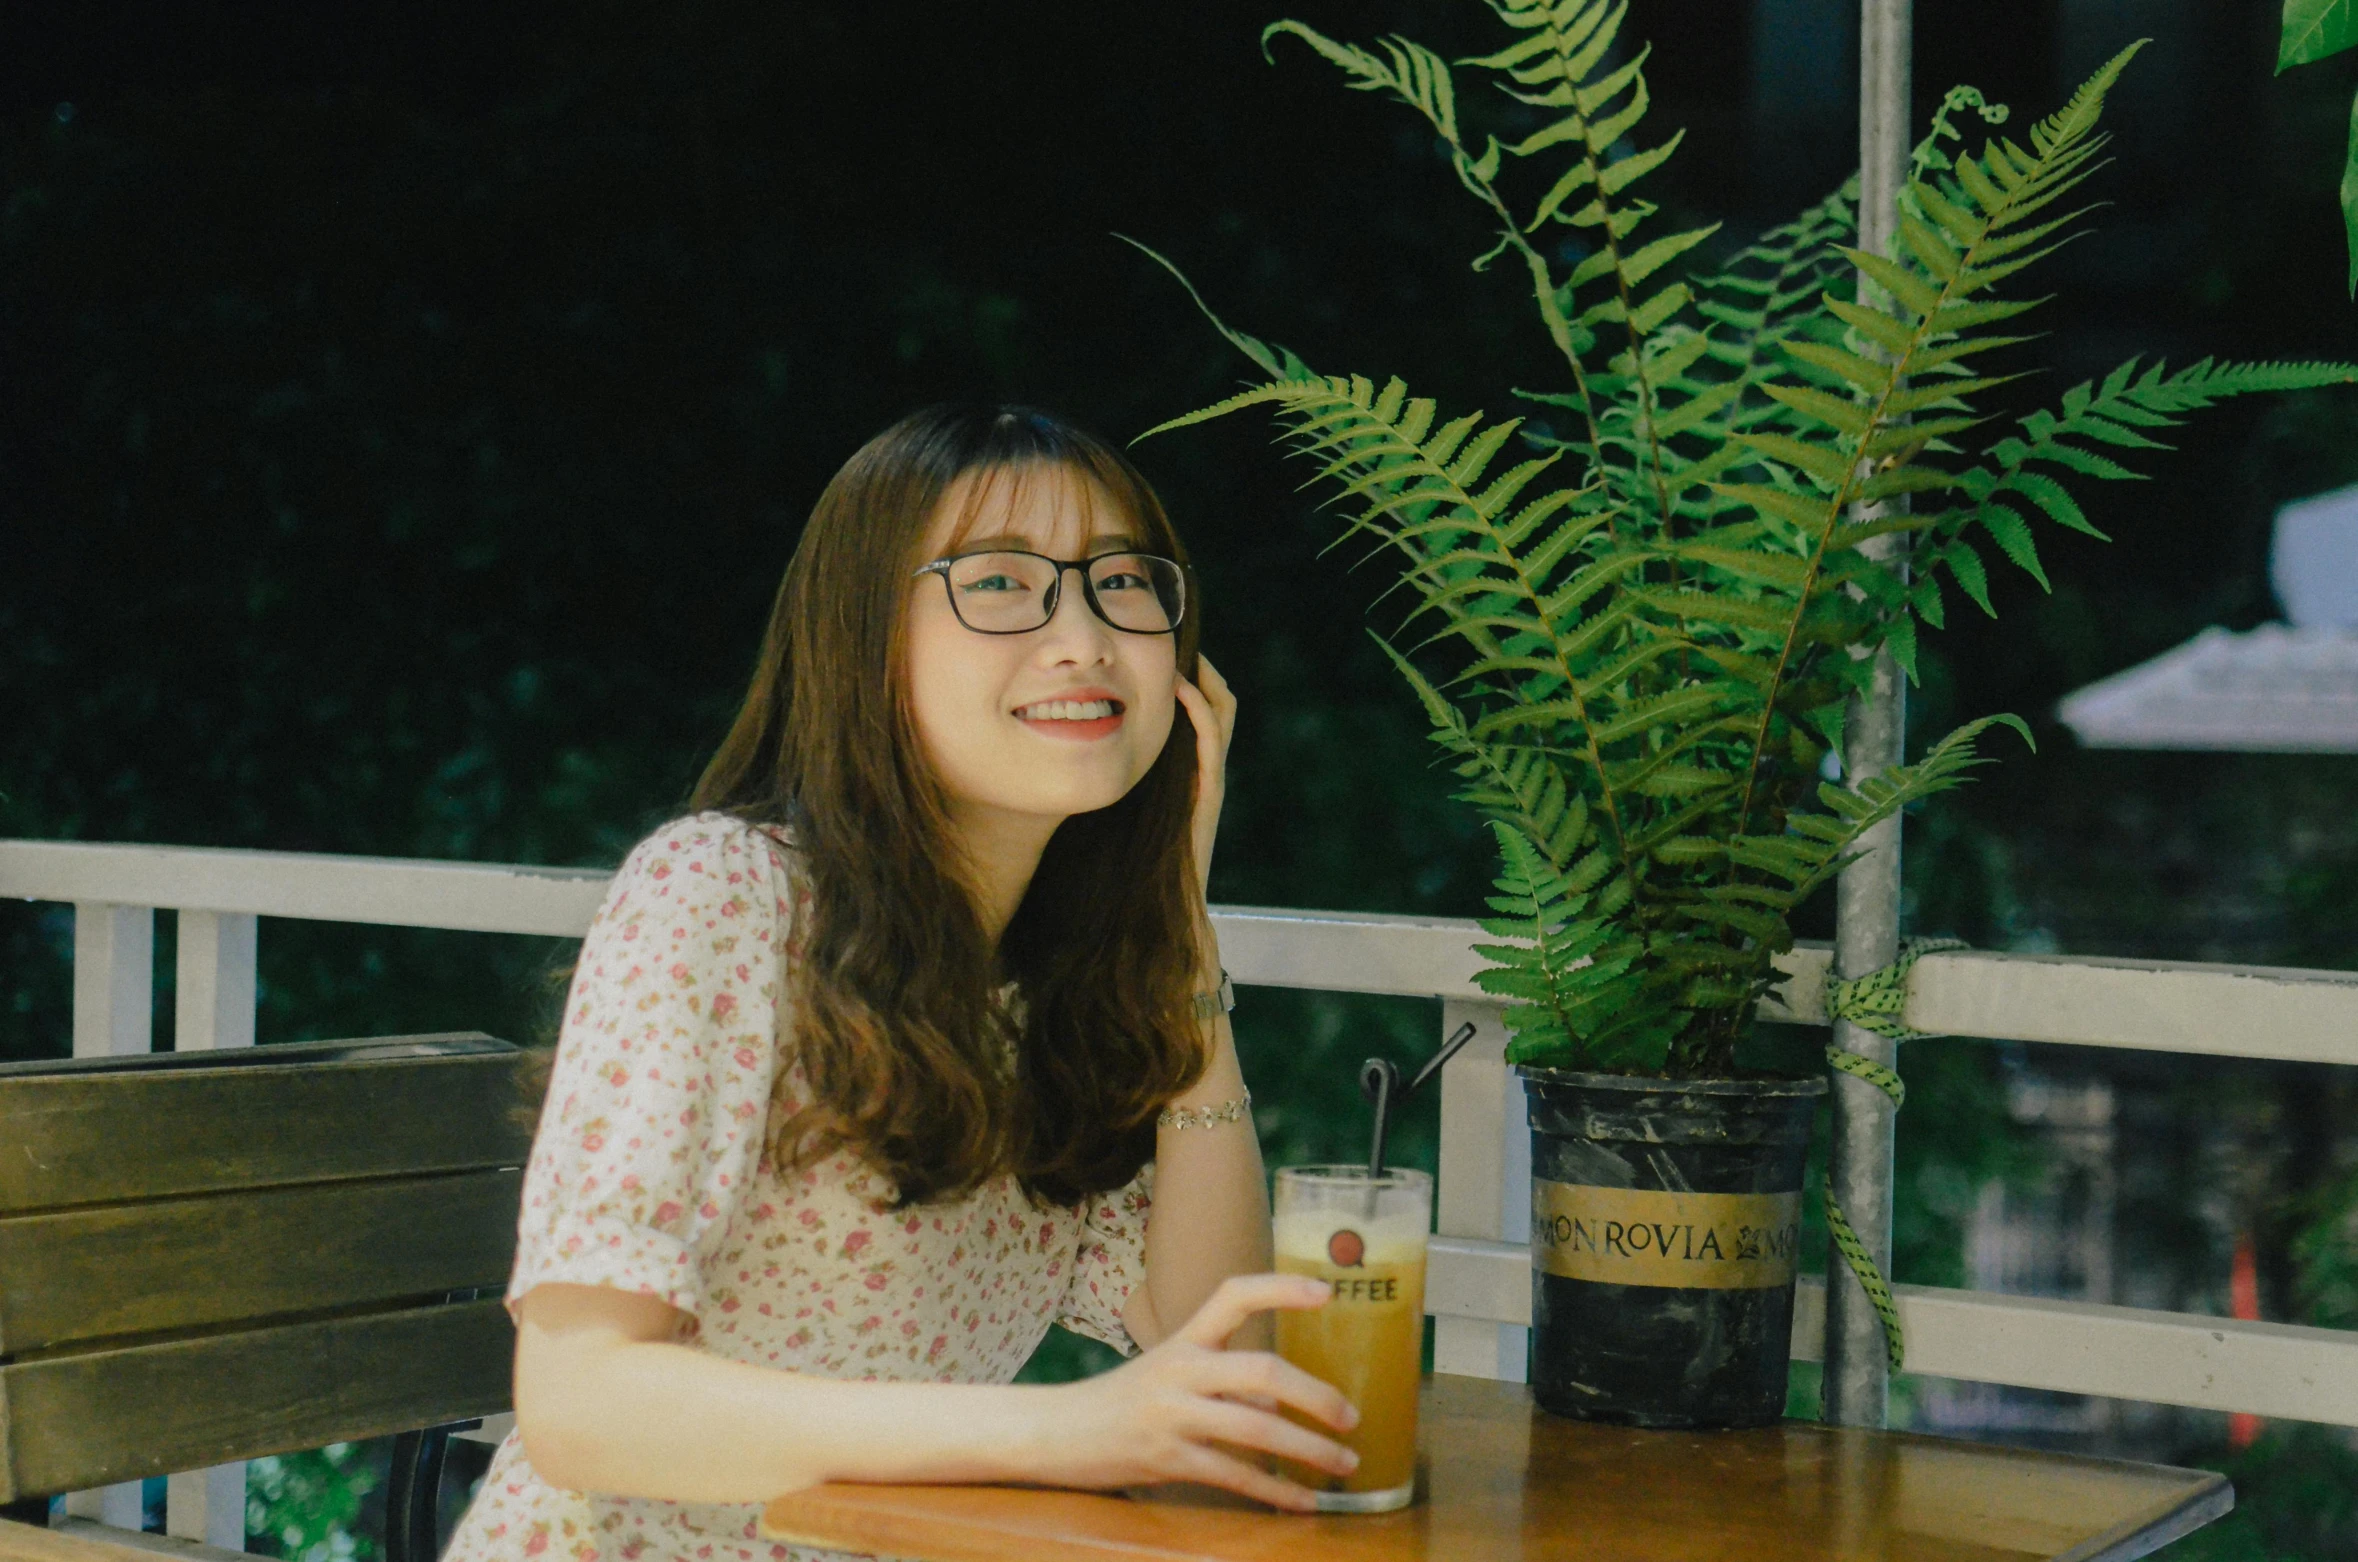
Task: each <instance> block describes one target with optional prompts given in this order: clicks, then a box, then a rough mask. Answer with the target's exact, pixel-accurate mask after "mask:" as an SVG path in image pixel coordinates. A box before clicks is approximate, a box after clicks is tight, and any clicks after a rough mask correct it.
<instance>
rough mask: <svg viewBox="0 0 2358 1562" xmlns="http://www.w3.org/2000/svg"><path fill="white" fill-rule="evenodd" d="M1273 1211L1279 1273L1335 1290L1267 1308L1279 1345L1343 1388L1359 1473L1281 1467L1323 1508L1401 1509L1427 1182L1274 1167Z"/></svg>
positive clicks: (1411, 1424)
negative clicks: (1315, 1303)
mask: <svg viewBox="0 0 2358 1562" xmlns="http://www.w3.org/2000/svg"><path fill="white" fill-rule="evenodd" d="M1276 1217H1277V1233H1276V1234H1277V1267H1278V1270H1279V1271H1280V1272H1281V1273H1284V1274H1289V1275H1313V1276H1316V1277H1317V1278H1318V1279H1321V1280H1324V1281H1326V1282H1327V1283H1328V1284H1329V1285H1331V1286H1333V1287H1334V1292H1335V1294H1334V1299H1333V1300H1331V1301H1329V1302H1328V1303H1327V1304H1326V1305H1325V1306H1324V1307H1320V1308H1316V1309H1313V1310H1310V1311H1306V1312H1293V1311H1281V1312H1279V1313H1278V1314H1277V1315H1276V1316H1277V1353H1278V1354H1279V1355H1280V1356H1283V1357H1284V1358H1285V1359H1286V1360H1288V1361H1290V1362H1292V1363H1293V1364H1294V1365H1295V1366H1297V1367H1300V1368H1301V1369H1302V1370H1303V1371H1304V1372H1307V1373H1309V1374H1310V1375H1311V1376H1312V1377H1315V1378H1323V1379H1325V1380H1326V1381H1327V1382H1329V1383H1332V1384H1333V1385H1334V1386H1335V1387H1336V1388H1338V1389H1340V1390H1342V1392H1343V1397H1344V1398H1346V1399H1348V1400H1350V1401H1351V1403H1352V1404H1353V1405H1354V1406H1356V1407H1357V1408H1358V1411H1359V1425H1358V1427H1357V1428H1355V1429H1354V1430H1353V1431H1352V1432H1351V1433H1350V1434H1349V1435H1348V1436H1345V1437H1343V1438H1342V1439H1341V1441H1342V1442H1344V1443H1345V1444H1347V1445H1348V1446H1349V1447H1350V1448H1351V1449H1352V1450H1353V1451H1355V1452H1356V1453H1357V1454H1358V1455H1359V1468H1358V1469H1357V1470H1355V1471H1353V1472H1352V1473H1351V1474H1349V1475H1347V1476H1337V1475H1328V1474H1327V1473H1325V1472H1324V1471H1320V1470H1310V1469H1307V1468H1304V1467H1301V1466H1296V1465H1292V1464H1287V1465H1285V1466H1284V1468H1285V1473H1286V1474H1287V1475H1288V1476H1290V1477H1291V1478H1293V1479H1295V1480H1298V1481H1300V1482H1301V1483H1302V1484H1303V1485H1305V1486H1308V1487H1309V1488H1311V1490H1313V1491H1315V1492H1317V1493H1318V1509H1319V1511H1320V1512H1321V1513H1389V1512H1391V1511H1392V1510H1393V1509H1394V1508H1405V1507H1407V1506H1408V1503H1409V1500H1410V1499H1411V1498H1412V1497H1414V1496H1415V1495H1416V1396H1417V1387H1418V1379H1419V1377H1420V1375H1421V1374H1420V1373H1419V1370H1418V1369H1419V1367H1420V1365H1421V1363H1422V1357H1423V1345H1424V1324H1425V1234H1426V1232H1427V1231H1429V1230H1430V1229H1431V1228H1432V1224H1433V1179H1432V1178H1430V1177H1428V1176H1426V1175H1425V1174H1424V1173H1423V1172H1420V1171H1386V1172H1383V1173H1382V1174H1380V1175H1376V1176H1370V1175H1369V1174H1368V1171H1367V1168H1366V1167H1364V1166H1289V1167H1283V1168H1281V1169H1280V1170H1279V1171H1278V1173H1277V1201H1276ZM1304 1424H1305V1425H1308V1424H1309V1423H1308V1422H1305V1423H1304ZM1316 1430H1317V1431H1319V1432H1322V1433H1324V1434H1326V1435H1327V1436H1330V1437H1331V1436H1333V1435H1334V1432H1333V1429H1332V1428H1329V1427H1325V1426H1319V1427H1317V1428H1316Z"/></svg>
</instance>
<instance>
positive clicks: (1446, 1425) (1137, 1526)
mask: <svg viewBox="0 0 2358 1562" xmlns="http://www.w3.org/2000/svg"><path fill="white" fill-rule="evenodd" d="M1420 1440H1421V1442H1422V1444H1423V1449H1424V1460H1423V1464H1424V1471H1423V1485H1424V1490H1423V1492H1421V1493H1420V1495H1419V1500H1418V1501H1417V1503H1416V1504H1415V1505H1414V1506H1412V1507H1410V1508H1408V1509H1406V1510H1404V1511H1402V1512H1399V1513H1389V1514H1382V1515H1378V1516H1373V1517H1340V1516H1337V1517H1317V1518H1309V1517H1303V1516H1300V1515H1295V1514H1282V1513H1273V1512H1270V1511H1267V1510H1265V1509H1261V1508H1257V1507H1255V1508H1240V1507H1232V1506H1214V1505H1208V1504H1204V1505H1199V1504H1190V1503H1184V1502H1170V1501H1141V1500H1132V1499H1130V1498H1126V1497H1119V1496H1106V1495H1100V1494H1096V1493H1089V1492H1074V1491H1056V1490H1046V1489H1038V1488H1029V1487H1008V1486H860V1485H850V1484H836V1485H828V1486H817V1487H813V1488H811V1489H809V1490H807V1491H800V1492H795V1493H793V1494H791V1495H789V1496H785V1497H781V1498H779V1499H778V1500H777V1501H775V1502H773V1503H771V1504H770V1505H769V1508H768V1509H767V1511H766V1512H764V1514H763V1515H762V1527H763V1530H764V1532H765V1533H767V1534H770V1535H771V1536H773V1537H774V1538H779V1539H786V1540H793V1541H798V1542H802V1543H804V1544H808V1545H815V1546H822V1547H833V1548H839V1549H841V1550H845V1551H855V1552H868V1553H878V1554H881V1555H884V1556H891V1557H907V1558H917V1559H923V1562H1115V1559H1120V1562H1425V1559H1428V1558H1429V1559H1432V1562H1522V1559H1529V1562H1539V1559H1542V1558H1548V1559H1553V1558H1564V1559H1572V1558H1593V1559H1597V1562H1736V1559H1742V1562H1787V1559H1801V1558H1809V1559H1813V1562H1836V1559H1840V1562H1850V1559H1858V1562H1869V1559H1871V1562H2024V1559H2028V1558H2044V1559H2069V1562H2116V1559H2125V1558H2129V1557H2138V1556H2143V1555H2145V1554H2146V1553H2147V1552H2148V1551H2151V1550H2153V1549H2154V1548H2155V1547H2158V1546H2160V1545H2162V1544H2164V1543H2165V1542H2167V1541H2169V1540H2172V1539H2174V1538H2176V1537H2177V1536H2179V1535H2183V1534H2185V1533H2186V1532H2187V1531H2189V1530H2192V1529H2195V1528H2197V1527H2199V1526H2201V1525H2203V1524H2205V1523H2208V1522H2209V1521H2210V1520H2212V1519H2214V1518H2217V1517H2218V1516H2219V1515H2220V1514H2222V1513H2225V1512H2226V1511H2227V1510H2228V1509H2229V1508H2230V1507H2231V1506H2233V1504H2234V1501H2235V1497H2234V1492H2233V1490H2232V1488H2230V1487H2229V1486H2228V1484H2227V1481H2226V1479H2225V1477H2223V1476H2219V1475H2214V1474H2212V1473H2210V1472H2209V1471H2206V1470H2179V1469H2173V1468H2170V1467H2169V1466H2166V1465H2149V1464H2129V1463H2125V1462H2122V1461H2118V1460H2110V1459H2084V1458H2079V1457H2075V1456H2070V1455H2063V1454H2043V1453H2032V1452H2028V1451H2025V1450H2021V1449H2013V1448H1992V1447H1987V1446H1983V1445H1980V1444H1974V1443H1959V1442H1950V1441H1948V1440H1946V1439H1942V1438H1933V1437H1917V1436H1913V1435H1910V1434H1907V1433H1898V1432H1864V1431H1855V1430H1850V1429H1847V1428H1836V1427H1827V1426H1820V1425H1817V1424H1815V1423H1811V1422H1798V1421H1789V1422H1786V1423H1784V1424H1783V1425H1780V1426H1773V1427H1766V1428H1763V1429H1761V1430H1758V1431H1751V1432H1639V1431H1631V1430H1627V1429H1624V1428H1620V1427H1609V1426H1592V1425H1588V1424H1586V1423H1583V1422H1577V1421H1565V1420H1560V1419H1558V1418H1556V1417H1554V1416H1550V1415H1548V1414H1546V1413H1545V1412H1543V1411H1541V1410H1539V1409H1538V1408H1537V1407H1536V1406H1535V1405H1533V1404H1532V1402H1531V1398H1530V1395H1529V1394H1528V1393H1527V1392H1526V1391H1525V1390H1524V1389H1523V1388H1522V1387H1521V1386H1520V1385H1518V1384H1512V1383H1493V1382H1490V1381H1488V1380H1485V1379H1481V1378H1459V1377H1435V1378H1433V1379H1431V1380H1430V1381H1429V1382H1428V1383H1427V1384H1426V1386H1425V1399H1424V1412H1423V1425H1422V1430H1421V1439H1420Z"/></svg>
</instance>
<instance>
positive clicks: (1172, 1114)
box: [1154, 1090, 1253, 1128]
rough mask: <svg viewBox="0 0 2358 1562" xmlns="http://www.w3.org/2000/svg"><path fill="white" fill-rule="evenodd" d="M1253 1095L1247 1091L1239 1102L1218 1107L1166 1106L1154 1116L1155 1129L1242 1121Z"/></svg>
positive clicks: (1213, 1125) (1209, 1125)
mask: <svg viewBox="0 0 2358 1562" xmlns="http://www.w3.org/2000/svg"><path fill="white" fill-rule="evenodd" d="M1252 1107H1253V1093H1252V1092H1251V1091H1250V1090H1248V1091H1246V1092H1245V1093H1244V1099H1243V1100H1241V1101H1223V1102H1221V1103H1220V1104H1219V1105H1218V1106H1195V1107H1188V1106H1166V1107H1164V1108H1163V1109H1162V1110H1161V1111H1160V1112H1157V1113H1156V1114H1155V1119H1154V1125H1155V1127H1157V1128H1211V1127H1215V1126H1217V1125H1218V1124H1221V1123H1237V1122H1242V1121H1244V1117H1245V1114H1246V1113H1247V1112H1249V1111H1251V1110H1252Z"/></svg>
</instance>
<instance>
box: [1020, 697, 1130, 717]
mask: <svg viewBox="0 0 2358 1562" xmlns="http://www.w3.org/2000/svg"><path fill="white" fill-rule="evenodd" d="M1113 713H1114V705H1113V701H1111V700H1042V701H1040V703H1039V704H1037V705H1026V706H1025V707H1024V708H1023V709H1021V710H1019V711H1017V712H1016V713H1015V714H1016V715H1018V716H1020V717H1022V718H1023V719H1024V720H1026V721H1103V720H1104V719H1105V718H1106V717H1108V716H1111V715H1112V714H1113Z"/></svg>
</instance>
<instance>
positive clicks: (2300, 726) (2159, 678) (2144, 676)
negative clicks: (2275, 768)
mask: <svg viewBox="0 0 2358 1562" xmlns="http://www.w3.org/2000/svg"><path fill="white" fill-rule="evenodd" d="M2268 577H2269V581H2270V583H2271V584H2272V585H2274V586H2275V588H2276V599H2277V601H2278V602H2279V603H2281V604H2282V605H2283V607H2284V615H2285V619H2286V622H2284V623H2279V624H2262V625H2261V626H2260V627H2259V628H2257V629H2254V630H2251V631H2249V632H2247V633H2244V634H2237V633H2234V632H2233V631H2231V630H2226V629H2217V628H2212V629H2206V630H2204V631H2203V632H2202V633H2201V634H2199V635H2196V636H2195V637H2194V638H2193V639H2192V640H2189V641H2187V642H2186V643H2185V644H2184V645H2182V646H2179V647H2178V648H2177V649H2175V650H2173V651H2166V652H2164V653H2163V654H2161V655H2160V656H2157V657H2155V658H2154V659H2153V660H2151V661H2149V662H2143V663H2140V664H2139V665H2137V666H2135V667H2132V668H2130V669H2128V670H2127V671H2126V672H2119V673H2115V674H2113V675H2112V676H2111V677H2110V678H2106V679H2104V680H2102V681H2101V682H2098V683H2092V684H2089V685H2088V686H2087V687H2086V688H2084V689H2080V690H2078V691H2076V692H2074V693H2072V694H2070V695H2068V696H2066V697H2065V699H2064V700H2063V702H2062V704H2061V705H2060V706H2058V707H2057V712H2056V713H2057V714H2058V715H2059V716H2061V717H2062V719H2063V722H2064V725H2066V726H2068V727H2070V728H2071V729H2072V731H2073V732H2075V733H2077V734H2078V735H2079V739H2080V741H2081V742H2082V743H2085V744H2087V745H2088V746H2089V747H2090V748H2144V749H2217V750H2228V751H2233V752H2237V753H2250V754H2358V487H2351V488H2342V489H2336V490H2335V491H2334V492H2332V493H2327V494H2318V495H2316V496H2315V497H2313V498H2309V499H2303V500H2301V501H2299V502H2298V503H2295V504H2288V505H2286V506H2285V507H2284V508H2283V509H2282V510H2280V511H2278V512H2277V515H2276V537H2275V542H2274V546H2273V547H2272V548H2271V550H2270V555H2269V563H2268Z"/></svg>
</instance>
